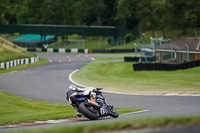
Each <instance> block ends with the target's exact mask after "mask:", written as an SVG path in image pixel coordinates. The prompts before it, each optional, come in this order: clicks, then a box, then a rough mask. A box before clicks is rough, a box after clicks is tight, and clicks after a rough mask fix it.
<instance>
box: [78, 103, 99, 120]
mask: <svg viewBox="0 0 200 133" xmlns="http://www.w3.org/2000/svg"><path fill="white" fill-rule="evenodd" d="M78 108H79V111H80V112H81V113H82V114H83V115H84V116H85V117H87V118H88V119H90V120H97V119H99V112H98V111H95V112H92V111H91V110H90V109H88V107H86V106H85V103H84V102H82V103H80V104H79V106H78Z"/></svg>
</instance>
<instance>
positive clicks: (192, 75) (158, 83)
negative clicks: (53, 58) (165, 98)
mask: <svg viewBox="0 0 200 133" xmlns="http://www.w3.org/2000/svg"><path fill="white" fill-rule="evenodd" d="M117 59H118V58H117ZM103 60H104V61H105V62H103ZM112 60H113V58H112ZM132 65H133V63H132V62H122V61H121V62H108V58H101V59H100V58H98V59H97V60H95V61H93V62H91V63H89V64H88V65H86V66H84V67H82V68H81V69H80V70H79V71H78V72H76V73H75V74H74V75H73V76H72V79H73V80H74V81H76V82H78V83H80V84H83V85H85V86H102V87H104V88H105V90H107V91H117V92H127V93H138V94H165V93H184V94H200V88H199V86H200V82H199V79H200V75H199V74H198V73H199V71H200V67H196V68H192V69H187V70H178V71H133V66H132Z"/></svg>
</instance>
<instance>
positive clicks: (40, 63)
mask: <svg viewBox="0 0 200 133" xmlns="http://www.w3.org/2000/svg"><path fill="white" fill-rule="evenodd" d="M48 62H49V60H48V59H43V58H39V61H38V62H36V63H33V64H26V65H19V66H16V67H12V68H9V69H0V74H3V73H8V72H11V71H17V70H22V69H25V68H29V67H35V66H39V65H44V64H46V63H48Z"/></svg>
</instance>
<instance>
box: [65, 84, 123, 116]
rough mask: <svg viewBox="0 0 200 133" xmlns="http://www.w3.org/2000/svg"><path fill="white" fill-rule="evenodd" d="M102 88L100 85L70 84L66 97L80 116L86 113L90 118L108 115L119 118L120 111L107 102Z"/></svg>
mask: <svg viewBox="0 0 200 133" xmlns="http://www.w3.org/2000/svg"><path fill="white" fill-rule="evenodd" d="M102 89H103V88H99V87H98V88H93V87H87V88H77V87H76V86H74V85H70V86H69V88H68V90H67V91H66V99H67V100H68V102H69V104H71V105H72V107H73V108H74V110H75V112H76V114H77V116H79V117H81V116H82V115H84V116H85V117H87V118H88V119H90V120H97V119H99V118H100V117H106V116H111V117H113V118H117V117H118V116H119V114H118V112H117V111H116V110H115V108H114V107H113V106H111V105H110V104H109V103H108V102H107V100H106V99H105V97H104V96H103V94H102V92H101V90H102Z"/></svg>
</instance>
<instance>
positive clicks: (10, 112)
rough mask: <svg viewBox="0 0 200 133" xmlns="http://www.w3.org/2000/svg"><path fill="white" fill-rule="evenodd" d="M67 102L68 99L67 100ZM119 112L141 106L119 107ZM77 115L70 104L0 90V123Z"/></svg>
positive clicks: (122, 112)
mask: <svg viewBox="0 0 200 133" xmlns="http://www.w3.org/2000/svg"><path fill="white" fill-rule="evenodd" d="M66 102H67V101H66ZM116 110H117V111H118V113H119V114H124V113H130V112H136V111H141V110H143V109H141V108H117V109H116ZM71 117H77V116H76V114H75V112H74V110H73V108H72V107H71V106H70V105H65V104H55V103H50V102H45V101H38V100H30V99H26V98H23V97H19V96H15V95H12V94H8V93H5V92H1V91H0V125H5V124H17V123H21V122H35V121H43V120H50V119H61V118H71Z"/></svg>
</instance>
